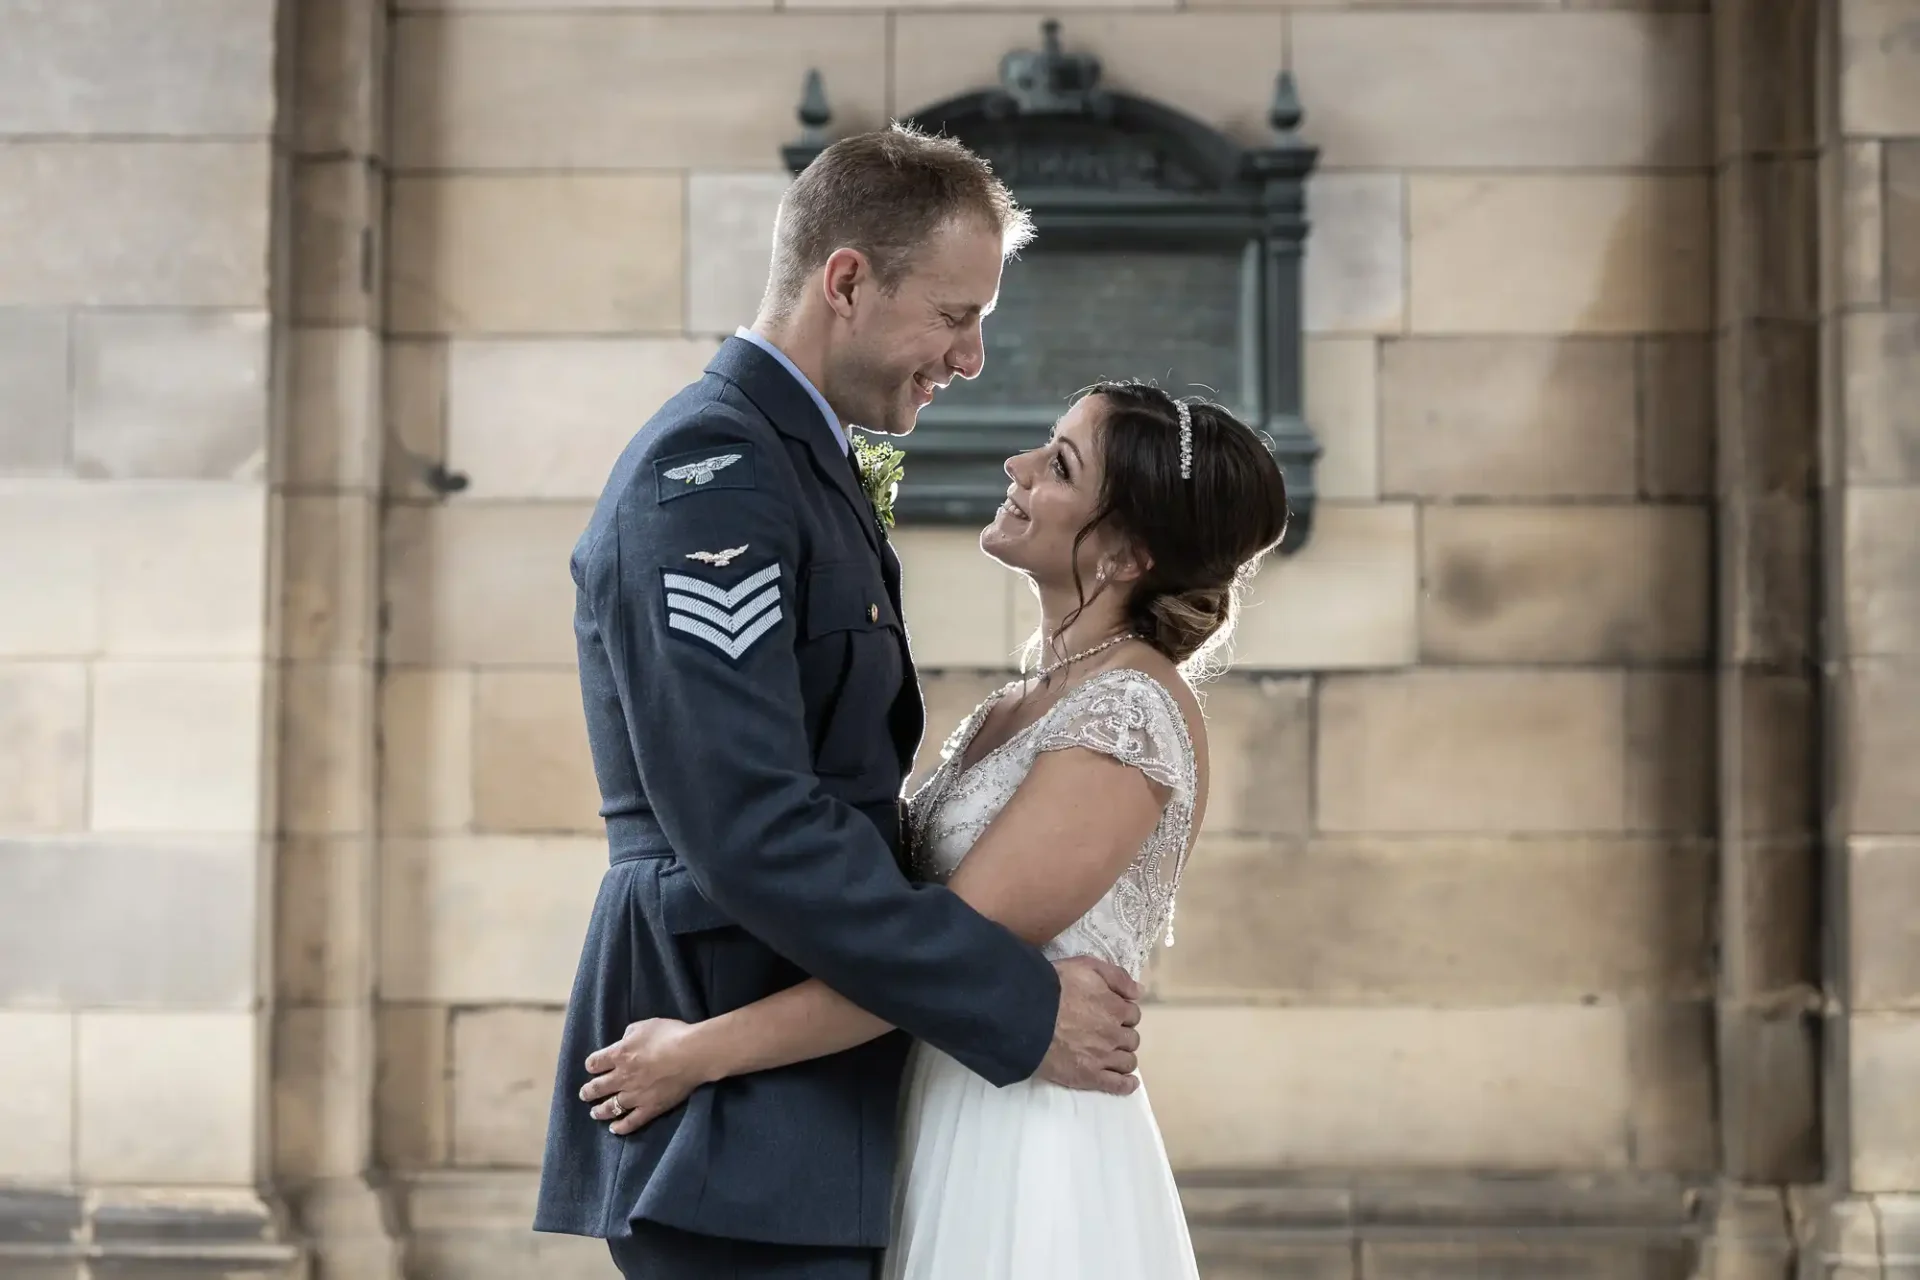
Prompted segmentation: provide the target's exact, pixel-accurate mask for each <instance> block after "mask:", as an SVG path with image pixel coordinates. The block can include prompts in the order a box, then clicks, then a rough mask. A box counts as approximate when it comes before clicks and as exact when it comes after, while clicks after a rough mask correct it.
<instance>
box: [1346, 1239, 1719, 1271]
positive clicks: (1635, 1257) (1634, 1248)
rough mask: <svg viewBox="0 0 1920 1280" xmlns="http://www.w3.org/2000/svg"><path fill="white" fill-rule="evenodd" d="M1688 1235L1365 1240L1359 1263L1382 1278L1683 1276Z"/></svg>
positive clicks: (1689, 1250)
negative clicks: (1554, 1238) (1672, 1237)
mask: <svg viewBox="0 0 1920 1280" xmlns="http://www.w3.org/2000/svg"><path fill="white" fill-rule="evenodd" d="M1695 1256H1696V1247H1695V1246H1694V1245H1693V1244H1692V1243H1691V1242H1689V1241H1685V1240H1674V1239H1666V1240H1663V1239H1660V1238H1658V1237H1653V1238H1644V1237H1643V1238H1639V1239H1635V1238H1632V1237H1628V1238H1624V1239H1618V1238H1616V1239H1607V1238H1605V1237H1601V1238H1598V1239H1594V1238H1589V1239H1584V1240H1581V1239H1575V1240H1573V1241H1568V1240H1566V1239H1565V1238H1562V1239H1560V1240H1553V1239H1551V1238H1549V1239H1545V1240H1539V1239H1536V1240H1524V1239H1486V1238H1481V1239H1477V1240H1364V1241H1362V1242H1361V1244H1360V1265H1361V1266H1362V1267H1363V1268H1364V1269H1365V1271H1364V1274H1366V1275H1367V1276H1368V1277H1370V1278H1371V1277H1378V1280H1532V1277H1535V1276H1556V1277H1557V1276H1606V1277H1609V1280H1612V1278H1613V1277H1618V1280H1683V1278H1685V1277H1689V1276H1691V1275H1693V1274H1695V1272H1694V1271H1693V1263H1694V1260H1695Z"/></svg>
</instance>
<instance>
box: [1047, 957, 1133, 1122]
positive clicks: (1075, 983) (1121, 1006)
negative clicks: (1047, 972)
mask: <svg viewBox="0 0 1920 1280" xmlns="http://www.w3.org/2000/svg"><path fill="white" fill-rule="evenodd" d="M1053 967H1054V968H1055V969H1057V970H1059V971H1060V1012H1059V1014H1058V1015H1056V1016H1055V1018H1054V1022H1053V1043H1052V1044H1051V1045H1049V1046H1048V1048H1047V1056H1046V1058H1045V1060H1043V1061H1042V1062H1041V1063H1040V1070H1039V1072H1038V1073H1037V1074H1038V1076H1039V1078H1040V1079H1042V1080H1046V1081H1050V1082H1051V1083H1053V1084H1057V1085H1064V1086H1065V1087H1067V1088H1069V1089H1089V1090H1095V1091H1098V1092H1100V1093H1117V1094H1128V1093H1132V1092H1133V1091H1134V1090H1135V1089H1137V1088H1139V1087H1140V1081H1139V1078H1138V1077H1136V1076H1135V1075H1134V1074H1133V1069H1134V1066H1135V1065H1136V1062H1137V1060H1136V1058H1135V1057H1134V1055H1135V1054H1136V1053H1138V1052H1139V1051H1140V1032H1139V1031H1138V1030H1137V1027H1138V1026H1139V1023H1140V997H1141V994H1142V992H1141V989H1140V984H1139V983H1137V982H1135V981H1134V980H1133V979H1132V977H1130V976H1129V975H1128V974H1127V971H1126V970H1125V969H1122V968H1121V967H1120V966H1118V965H1113V964H1108V963H1107V962H1106V961H1105V960H1095V959H1093V958H1092V957H1091V956H1075V957H1074V958H1072V959H1070V960H1061V961H1058V962H1057V963H1055V965H1054V966H1053Z"/></svg>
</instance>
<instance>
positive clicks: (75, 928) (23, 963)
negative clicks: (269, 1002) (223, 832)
mask: <svg viewBox="0 0 1920 1280" xmlns="http://www.w3.org/2000/svg"><path fill="white" fill-rule="evenodd" d="M260 863H261V851H260V846H259V844H258V843H257V842H256V841H254V840H252V839H212V840H206V839H192V838H187V837H157V836H146V837H141V838H138V839H124V840H121V839H112V838H102V837H87V836H75V837H63V838H56V839H42V840H20V841H9V842H6V843H0V930H4V931H3V932H0V938H4V940H5V941H4V942H0V1004H11V1005H32V1006H40V1007H47V1006H70V1007H92V1008H103V1007H104V1008H121V1009H131V1008H141V1007H147V1008H153V1007H173V1008H182V1007H186V1008H195V1007H197V1008H203V1009H227V1010H243V1009H245V1008H247V1007H248V1006H249V1005H250V1004H251V1002H252V1001H253V1000H254V998H255V996H256V995H257V994H258V992H257V989H256V988H257V985H258V984H257V981H256V978H255V971H256V969H257V967H258V966H257V962H256V959H255V957H256V948H257V944H256V942H255V939H256V937H257V933H258V928H259V924H260V921H259V914H258V905H257V904H258V897H259V885H260ZM182 922H191V927H190V928H183V927H182Z"/></svg>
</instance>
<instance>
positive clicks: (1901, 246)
mask: <svg viewBox="0 0 1920 1280" xmlns="http://www.w3.org/2000/svg"><path fill="white" fill-rule="evenodd" d="M1886 146H1887V151H1886V183H1887V209H1886V235H1887V241H1886V254H1887V301H1888V302H1890V303H1892V304H1893V305H1894V306H1896V307H1898V306H1909V307H1910V306H1912V305H1913V304H1914V303H1916V302H1920V140H1915V141H1900V142H1889V143H1887V144H1886Z"/></svg>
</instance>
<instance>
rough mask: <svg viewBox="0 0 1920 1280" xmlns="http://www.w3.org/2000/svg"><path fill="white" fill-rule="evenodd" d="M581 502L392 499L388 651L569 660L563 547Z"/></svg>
mask: <svg viewBox="0 0 1920 1280" xmlns="http://www.w3.org/2000/svg"><path fill="white" fill-rule="evenodd" d="M588 514H589V509H588V507H587V506H586V505H585V504H575V503H566V504H559V503H539V504H532V503H528V504H518V503H498V504H487V505H475V506H463V505H458V504H450V505H447V506H434V507H414V506H396V507H392V508H390V509H389V511H388V513H387V520H386V527H385V530H384V533H385V537H386V559H385V565H386V571H385V582H386V592H387V598H386V607H387V609H388V611H389V623H388V632H387V648H386V658H387V661H389V662H391V663H395V664H399V665H412V666H426V665H435V664H438V665H464V664H468V663H482V664H500V663H510V664H521V663H525V664H529V665H560V664H563V663H571V662H573V661H574V660H575V652H574V639H573V605H574V588H573V579H572V577H571V576H570V575H569V574H568V572H567V561H568V557H569V556H570V555H571V554H572V552H573V545H574V543H575V542H576V541H577V540H578V539H579V537H580V532H581V530H582V529H584V528H586V524H587V516H588Z"/></svg>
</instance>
